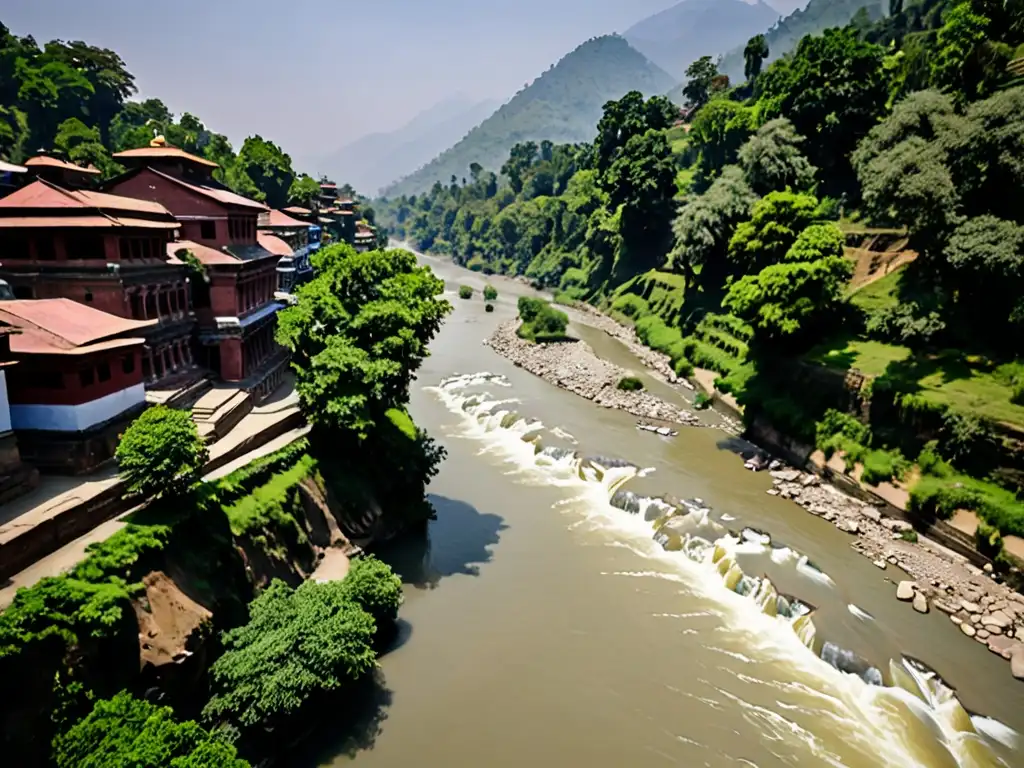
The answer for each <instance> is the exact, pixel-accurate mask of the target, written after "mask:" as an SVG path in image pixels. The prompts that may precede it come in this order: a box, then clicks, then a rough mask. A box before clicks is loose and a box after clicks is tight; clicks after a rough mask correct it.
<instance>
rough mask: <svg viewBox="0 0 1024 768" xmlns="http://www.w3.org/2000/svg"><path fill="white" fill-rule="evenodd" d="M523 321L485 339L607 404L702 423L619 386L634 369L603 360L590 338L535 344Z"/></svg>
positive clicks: (638, 413)
mask: <svg viewBox="0 0 1024 768" xmlns="http://www.w3.org/2000/svg"><path fill="white" fill-rule="evenodd" d="M518 326H519V321H518V320H515V321H509V322H506V323H502V324H501V325H499V326H498V327H497V329H496V330H495V331H494V333H493V334H492V335H491V337H490V338H489V339H487V340H486V341H485V342H484V343H485V344H487V345H488V346H490V347H491V348H492V349H494V351H495V352H497V353H498V354H500V355H502V356H503V357H506V358H508V359H509V360H510V361H512V363H513V364H515V365H517V366H519V367H520V368H523V369H524V370H526V371H529V372H530V373H532V374H534V375H535V376H539V377H540V378H542V379H544V380H545V381H548V382H550V383H552V384H554V385H555V386H558V387H561V388H562V389H564V390H566V391H568V392H572V393H573V394H575V395H579V396H580V397H583V398H586V399H587V400H590V401H592V402H593V403H595V404H596V405H600V406H601V407H603V408H614V409H616V410H620V411H625V412H626V413H629V414H632V415H634V416H638V417H640V418H643V419H654V420H656V421H663V422H669V423H672V424H683V425H686V426H700V420H699V419H698V418H697V417H696V416H694V415H693V414H692V413H690V412H689V411H685V410H683V409H682V408H678V407H677V406H675V405H672V404H671V403H667V402H665V401H664V400H662V399H661V398H659V397H656V396H654V395H652V394H651V393H649V392H644V391H639V392H625V391H623V390H620V389H618V387H617V385H618V383H619V381H621V380H622V379H623V378H624V377H626V376H629V375H630V373H629V371H627V370H626V369H625V368H620V367H619V366H617V365H612V364H611V363H609V362H607V361H605V360H602V359H601V358H600V357H598V356H597V355H596V354H595V353H594V350H592V349H591V348H590V346H589V345H588V344H586V342H583V341H566V342H559V343H556V344H534V343H533V342H530V341H527V340H525V339H521V338H519V336H518V335H517V334H516V329H517V328H518Z"/></svg>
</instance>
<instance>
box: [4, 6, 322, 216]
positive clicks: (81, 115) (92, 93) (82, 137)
mask: <svg viewBox="0 0 1024 768" xmlns="http://www.w3.org/2000/svg"><path fill="white" fill-rule="evenodd" d="M136 92H137V88H136V85H135V77H134V75H132V73H131V72H129V71H128V69H127V66H126V65H125V63H124V61H122V59H121V57H120V56H118V54H117V53H115V52H114V51H111V50H109V49H105V48H98V47H95V46H92V45H89V44H87V43H84V42H81V41H74V42H70V43H65V42H63V41H60V40H53V41H51V42H49V43H46V44H45V45H44V46H42V47H40V46H39V45H38V44H37V43H36V41H35V40H34V39H33V38H32V37H18V36H16V35H14V34H12V33H11V32H10V30H9V29H8V28H7V27H6V26H4V25H3V24H2V23H0V158H3V159H5V160H8V161H10V162H14V163H18V162H20V161H22V160H25V159H27V158H28V157H31V156H32V155H33V154H35V153H36V152H37V151H38V150H40V149H43V150H45V151H57V152H60V153H62V154H63V155H64V156H65V157H67V158H68V159H70V160H71V161H72V162H75V163H78V164H80V165H93V166H95V167H96V168H98V169H99V170H100V171H101V172H102V174H103V177H104V178H110V177H112V176H115V175H117V174H118V173H120V172H121V171H123V168H122V167H121V166H120V165H119V164H118V163H117V162H116V161H115V160H114V159H113V158H112V157H111V155H112V154H113V153H115V152H120V151H122V150H125V149H134V148H136V147H143V146H146V145H148V144H149V142H150V140H152V139H153V138H154V136H155V135H157V134H162V135H163V136H164V137H165V138H166V139H167V141H168V142H169V143H170V144H172V145H174V146H176V147H180V148H181V149H184V150H185V151H187V152H191V153H193V154H196V155H200V156H202V157H205V158H206V159H208V160H212V161H213V162H215V163H217V164H219V165H220V168H218V169H217V170H216V171H215V172H214V175H215V177H216V178H217V180H218V181H220V182H221V183H223V184H224V185H225V186H227V187H228V188H230V189H231V190H233V191H235V192H237V193H239V194H242V195H245V196H247V197H251V198H254V199H257V200H261V201H266V202H267V204H268V205H271V206H272V207H281V206H284V205H288V204H289V203H290V202H291V203H296V204H304V205H305V204H309V203H310V202H311V201H312V200H313V199H315V198H316V195H317V194H319V187H318V185H317V183H316V181H314V180H313V179H311V178H310V177H308V176H304V175H302V174H300V173H298V172H296V171H295V169H294V168H293V167H292V160H291V157H289V156H288V154H286V153H285V152H284V151H283V150H282V149H281V148H280V147H279V146H277V145H276V144H274V143H273V142H271V141H268V140H265V139H263V138H262V137H261V136H258V135H254V136H250V137H248V138H247V139H246V140H245V142H244V143H243V145H242V147H241V148H240V149H239V150H238V151H237V152H236V151H235V149H234V148H233V147H232V146H231V143H230V142H229V141H228V139H227V137H226V136H224V135H223V134H219V133H216V132H214V131H211V130H210V129H208V128H207V127H206V126H205V125H204V124H203V123H202V121H201V120H199V119H198V118H197V117H196V116H195V115H191V114H189V113H188V112H185V113H183V114H182V115H181V116H180V117H178V118H177V119H175V116H174V115H173V114H172V113H171V112H170V110H169V109H168V108H167V106H166V105H165V104H164V103H163V102H162V101H160V99H155V98H151V99H146V100H145V101H141V102H140V101H131V100H130V97H131V96H133V95H135V93H136Z"/></svg>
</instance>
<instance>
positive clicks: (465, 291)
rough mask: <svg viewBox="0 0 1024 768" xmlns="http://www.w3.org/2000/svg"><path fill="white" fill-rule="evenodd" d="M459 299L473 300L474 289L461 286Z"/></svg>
mask: <svg viewBox="0 0 1024 768" xmlns="http://www.w3.org/2000/svg"><path fill="white" fill-rule="evenodd" d="M459 298H460V299H472V298H473V289H472V288H470V287H469V286H468V285H460V286H459Z"/></svg>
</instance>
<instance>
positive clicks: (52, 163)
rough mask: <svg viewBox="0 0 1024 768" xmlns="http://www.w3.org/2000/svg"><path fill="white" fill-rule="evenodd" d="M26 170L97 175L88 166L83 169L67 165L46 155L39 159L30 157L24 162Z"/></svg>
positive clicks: (97, 172) (71, 164) (94, 169)
mask: <svg viewBox="0 0 1024 768" xmlns="http://www.w3.org/2000/svg"><path fill="white" fill-rule="evenodd" d="M25 167H26V168H60V169H61V170H65V171H75V172H76V173H88V174H90V175H93V176H95V175H97V174H99V170H98V169H96V168H93V167H92V166H89V167H88V168H83V167H82V166H80V165H75V164H74V163H67V162H65V161H63V160H58V159H57V158H56V157H47V156H46V155H40V156H39V157H31V158H29V159H28V160H26V161H25Z"/></svg>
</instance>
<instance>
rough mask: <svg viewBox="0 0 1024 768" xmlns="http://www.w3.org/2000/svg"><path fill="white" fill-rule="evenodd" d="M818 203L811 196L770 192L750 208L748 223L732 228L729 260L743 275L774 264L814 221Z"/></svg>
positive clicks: (781, 258)
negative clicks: (752, 208) (734, 230)
mask: <svg viewBox="0 0 1024 768" xmlns="http://www.w3.org/2000/svg"><path fill="white" fill-rule="evenodd" d="M817 207H818V201H817V199H816V198H815V197H814V196H813V195H805V194H799V193H795V192H772V193H770V194H768V195H766V196H765V197H764V198H762V199H761V200H758V201H757V203H756V204H755V205H754V210H753V212H752V214H751V217H750V221H745V222H743V223H742V224H740V225H739V226H738V227H737V228H736V232H735V233H734V234H733V236H732V239H731V240H730V241H729V258H730V259H731V260H732V261H733V263H734V264H736V266H737V267H738V268H739V269H740V271H742V272H743V273H746V274H751V273H755V272H758V271H759V270H761V269H763V268H764V267H767V266H769V265H772V264H777V263H779V262H781V261H783V259H784V258H785V256H786V252H787V251H789V249H790V248H791V247H792V246H793V244H794V243H795V242H796V240H797V237H798V236H799V235H800V233H801V232H803V231H804V229H805V228H806V227H807V226H808V225H809V224H810V223H811V222H812V221H813V220H814V216H815V212H816V210H817Z"/></svg>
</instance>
